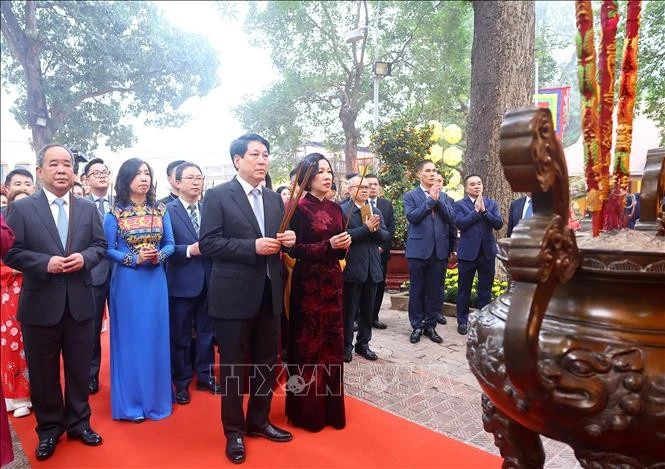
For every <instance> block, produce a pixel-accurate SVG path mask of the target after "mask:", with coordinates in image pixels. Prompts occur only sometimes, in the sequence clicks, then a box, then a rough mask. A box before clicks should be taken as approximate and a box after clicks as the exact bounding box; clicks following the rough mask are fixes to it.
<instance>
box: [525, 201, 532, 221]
mask: <svg viewBox="0 0 665 469" xmlns="http://www.w3.org/2000/svg"><path fill="white" fill-rule="evenodd" d="M525 204H526V211H525V212H524V218H531V217H532V216H533V204H532V203H531V199H526V202H525Z"/></svg>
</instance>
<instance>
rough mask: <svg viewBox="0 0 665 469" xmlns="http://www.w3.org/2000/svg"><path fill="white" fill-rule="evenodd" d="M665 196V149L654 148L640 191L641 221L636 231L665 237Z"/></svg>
mask: <svg viewBox="0 0 665 469" xmlns="http://www.w3.org/2000/svg"><path fill="white" fill-rule="evenodd" d="M663 195H665V147H660V148H653V149H651V150H649V152H648V153H647V161H646V163H645V164H644V176H643V177H642V190H641V191H640V219H639V221H638V222H637V224H636V225H635V229H636V230H640V231H651V232H653V231H655V232H657V233H658V235H660V236H665V218H663V207H662V205H661V203H662V201H663Z"/></svg>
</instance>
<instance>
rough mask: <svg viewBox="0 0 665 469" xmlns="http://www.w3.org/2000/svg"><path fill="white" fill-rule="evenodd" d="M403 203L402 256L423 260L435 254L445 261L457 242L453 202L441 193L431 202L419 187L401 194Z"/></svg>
mask: <svg viewBox="0 0 665 469" xmlns="http://www.w3.org/2000/svg"><path fill="white" fill-rule="evenodd" d="M403 199H404V213H405V214H406V219H407V220H408V221H409V232H408V235H407V239H406V252H405V256H406V257H407V258H411V259H424V260H425V259H429V258H430V257H432V253H436V257H437V259H439V260H445V259H448V257H450V254H451V253H452V252H454V251H455V248H456V241H457V228H456V227H455V212H454V211H453V203H454V202H453V199H452V198H451V197H450V196H449V195H448V194H446V193H445V192H441V193H440V194H439V200H434V199H432V198H431V197H427V196H426V195H425V192H423V190H422V189H421V188H420V186H418V187H416V188H415V189H413V190H410V191H409V192H407V193H406V194H404V197H403Z"/></svg>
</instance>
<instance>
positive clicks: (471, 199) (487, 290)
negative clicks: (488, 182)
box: [455, 174, 503, 335]
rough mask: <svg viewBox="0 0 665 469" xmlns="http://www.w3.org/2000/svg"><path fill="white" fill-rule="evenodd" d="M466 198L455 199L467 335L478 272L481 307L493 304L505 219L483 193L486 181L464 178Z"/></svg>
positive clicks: (460, 298)
mask: <svg viewBox="0 0 665 469" xmlns="http://www.w3.org/2000/svg"><path fill="white" fill-rule="evenodd" d="M464 191H465V192H466V197H464V198H463V199H462V200H458V201H457V202H455V220H456V221H457V227H458V228H459V229H460V238H459V248H458V249H457V259H458V262H457V268H458V272H459V277H458V289H457V332H458V333H460V334H462V335H465V334H466V332H467V321H468V317H469V299H470V298H471V287H472V285H473V277H474V276H475V275H476V272H478V307H479V308H482V307H483V306H485V305H486V304H489V302H490V299H491V293H492V282H493V281H494V269H495V266H494V263H495V259H496V253H497V248H496V238H495V237H494V232H493V231H492V230H500V229H501V227H502V226H503V220H502V219H501V214H500V213H499V207H498V205H497V204H496V202H495V201H494V200H492V199H490V198H489V197H485V196H483V181H482V180H481V179H480V176H477V175H475V174H471V175H469V176H467V177H466V178H464Z"/></svg>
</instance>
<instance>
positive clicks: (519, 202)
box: [508, 192, 533, 237]
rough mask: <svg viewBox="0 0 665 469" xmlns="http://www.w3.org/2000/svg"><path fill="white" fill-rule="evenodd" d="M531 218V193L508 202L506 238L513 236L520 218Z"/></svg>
mask: <svg viewBox="0 0 665 469" xmlns="http://www.w3.org/2000/svg"><path fill="white" fill-rule="evenodd" d="M531 216H533V203H532V202H531V193H530V192H529V193H527V195H525V196H522V197H520V198H519V199H516V200H513V201H512V202H510V208H509V209H508V237H510V235H511V234H513V230H514V229H515V226H517V223H519V221H520V220H521V219H522V218H530V217H531Z"/></svg>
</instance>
